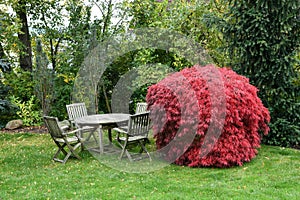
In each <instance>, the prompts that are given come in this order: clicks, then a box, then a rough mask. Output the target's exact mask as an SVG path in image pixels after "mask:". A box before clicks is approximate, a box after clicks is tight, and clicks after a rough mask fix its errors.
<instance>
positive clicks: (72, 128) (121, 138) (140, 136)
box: [44, 102, 152, 163]
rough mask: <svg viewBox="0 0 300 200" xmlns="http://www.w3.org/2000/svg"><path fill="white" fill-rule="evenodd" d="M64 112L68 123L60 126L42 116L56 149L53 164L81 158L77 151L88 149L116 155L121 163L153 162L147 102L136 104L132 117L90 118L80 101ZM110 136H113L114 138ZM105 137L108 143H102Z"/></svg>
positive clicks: (110, 114) (98, 115)
mask: <svg viewBox="0 0 300 200" xmlns="http://www.w3.org/2000/svg"><path fill="white" fill-rule="evenodd" d="M66 110H67V113H68V120H67V123H66V120H64V123H62V122H60V121H58V119H57V118H56V117H53V116H44V122H45V124H46V127H47V129H48V131H49V133H50V135H51V138H52V139H53V141H54V143H55V144H56V145H57V147H58V150H57V152H56V153H55V154H54V156H53V160H54V161H58V162H61V163H66V162H67V160H68V158H69V157H74V158H77V159H81V158H80V156H79V155H78V151H79V149H81V150H84V149H87V150H89V151H93V152H97V153H99V154H100V155H101V154H106V153H111V152H113V153H117V154H119V156H118V158H119V159H120V160H121V159H124V158H127V159H128V160H129V161H130V162H132V161H137V160H141V159H143V158H148V159H149V161H151V160H152V159H151V156H150V153H149V151H148V150H147V148H146V144H147V143H148V142H149V139H148V133H149V131H150V129H151V121H150V117H149V113H150V112H149V111H147V103H137V106H136V109H135V113H134V114H132V115H131V114H124V113H106V114H95V115H89V114H88V112H87V108H86V105H85V103H83V102H81V103H73V104H68V105H66ZM104 132H105V133H104ZM112 134H116V137H114V139H113V137H112ZM106 135H107V141H109V142H108V144H107V143H106V142H105V139H106V138H105V136H106ZM91 144H92V145H91ZM79 147H81V148H79ZM137 148H139V150H138V151H137V150H136V149H137ZM111 149H113V151H111ZM132 149H135V150H133V151H132ZM60 154H62V155H63V158H59V157H62V156H60Z"/></svg>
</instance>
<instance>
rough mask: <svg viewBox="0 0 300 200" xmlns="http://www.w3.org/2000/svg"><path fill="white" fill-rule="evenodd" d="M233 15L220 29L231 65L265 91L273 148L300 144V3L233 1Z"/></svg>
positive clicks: (262, 93)
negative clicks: (299, 57) (299, 55)
mask: <svg viewBox="0 0 300 200" xmlns="http://www.w3.org/2000/svg"><path fill="white" fill-rule="evenodd" d="M229 3H230V7H229V10H228V12H226V13H224V16H223V18H224V20H219V21H218V22H219V23H217V26H218V27H220V28H222V32H223V33H224V37H225V38H226V41H227V42H228V52H229V55H230V58H231V59H230V60H231V61H232V62H231V65H232V66H233V67H234V69H235V70H237V71H238V72H239V73H241V74H243V75H245V76H247V77H248V78H249V79H250V81H251V83H252V84H254V85H255V86H257V87H258V88H259V90H260V92H259V96H260V97H261V98H262V100H263V103H264V105H265V106H266V107H268V108H269V110H270V113H271V125H270V127H271V132H270V134H269V135H268V137H267V139H266V140H265V142H266V143H268V144H276V145H282V146H294V145H298V144H299V143H300V103H299V97H300V88H299V85H298V86H297V85H296V84H295V80H297V79H298V80H299V71H296V70H295V65H296V56H295V55H296V53H297V52H299V45H300V37H299V36H300V2H299V1H298V0H291V1H284V0H277V1H264V0H255V1H245V0H234V1H229Z"/></svg>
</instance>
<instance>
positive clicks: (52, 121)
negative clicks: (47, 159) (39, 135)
mask: <svg viewBox="0 0 300 200" xmlns="http://www.w3.org/2000/svg"><path fill="white" fill-rule="evenodd" d="M43 118H44V121H45V124H46V127H47V129H48V131H49V133H50V135H51V138H52V139H53V141H54V142H55V144H56V145H57V147H58V150H57V152H56V153H55V154H54V156H53V160H54V161H57V162H61V163H66V161H67V160H68V158H69V157H70V156H74V157H76V158H78V159H81V157H80V156H79V155H78V153H77V152H76V149H77V148H78V147H80V146H81V140H80V138H79V137H78V134H79V133H80V129H76V130H73V131H69V132H65V131H64V130H63V129H62V128H61V127H60V126H59V122H58V119H57V118H56V117H50V116H44V117H43ZM65 148H68V149H69V150H66V149H65ZM61 152H62V153H63V154H64V156H65V157H64V159H59V158H58V156H59V154H60V153H61Z"/></svg>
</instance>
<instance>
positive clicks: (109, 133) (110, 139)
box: [108, 128, 112, 144]
mask: <svg viewBox="0 0 300 200" xmlns="http://www.w3.org/2000/svg"><path fill="white" fill-rule="evenodd" d="M108 139H109V142H110V144H111V143H112V135H111V128H109V129H108Z"/></svg>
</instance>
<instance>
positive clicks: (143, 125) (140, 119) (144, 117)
mask: <svg viewBox="0 0 300 200" xmlns="http://www.w3.org/2000/svg"><path fill="white" fill-rule="evenodd" d="M149 130H150V117H149V112H144V113H139V114H135V115H131V116H130V118H129V121H128V134H129V135H130V136H145V137H148V132H149Z"/></svg>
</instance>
